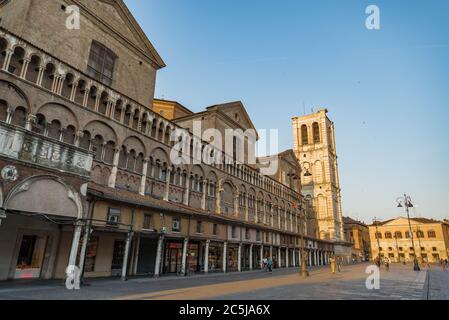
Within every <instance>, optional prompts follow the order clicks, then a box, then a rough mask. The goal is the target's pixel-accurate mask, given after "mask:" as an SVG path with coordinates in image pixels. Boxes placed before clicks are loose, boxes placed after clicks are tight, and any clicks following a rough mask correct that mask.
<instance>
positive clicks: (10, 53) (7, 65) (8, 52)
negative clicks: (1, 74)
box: [2, 49, 14, 71]
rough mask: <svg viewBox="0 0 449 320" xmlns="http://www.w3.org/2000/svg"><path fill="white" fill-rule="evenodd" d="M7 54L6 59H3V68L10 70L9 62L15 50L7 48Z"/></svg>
mask: <svg viewBox="0 0 449 320" xmlns="http://www.w3.org/2000/svg"><path fill="white" fill-rule="evenodd" d="M5 53H6V55H5V60H4V61H3V68H2V69H3V70H5V71H8V69H9V64H10V62H11V58H12V56H13V54H14V51H13V50H12V49H6V52H5Z"/></svg>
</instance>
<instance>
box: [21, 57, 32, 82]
mask: <svg viewBox="0 0 449 320" xmlns="http://www.w3.org/2000/svg"><path fill="white" fill-rule="evenodd" d="M30 62H31V59H30V58H25V59H23V65H22V70H21V71H20V77H21V78H22V79H25V78H26V74H27V71H28V66H29V65H30Z"/></svg>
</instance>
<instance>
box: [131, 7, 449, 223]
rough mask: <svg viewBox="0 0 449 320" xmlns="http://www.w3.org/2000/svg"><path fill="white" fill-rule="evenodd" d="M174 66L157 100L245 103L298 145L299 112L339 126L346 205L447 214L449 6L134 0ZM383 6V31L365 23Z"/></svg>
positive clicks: (283, 143) (372, 211) (383, 212)
mask: <svg viewBox="0 0 449 320" xmlns="http://www.w3.org/2000/svg"><path fill="white" fill-rule="evenodd" d="M125 2H126V3H127V5H128V6H129V8H130V10H131V12H132V13H133V14H134V15H135V17H136V19H137V20H138V22H139V23H140V24H141V26H142V28H143V29H144V31H145V32H146V34H147V35H148V37H149V39H150V40H151V42H152V43H153V45H154V46H155V47H156V49H157V50H158V52H159V54H160V55H161V56H162V58H163V59H164V61H165V62H166V64H167V67H166V68H165V69H163V70H161V71H159V73H158V78H157V86H156V97H158V98H161V97H164V98H166V99H170V100H177V101H179V102H180V103H182V104H184V105H185V106H186V107H188V108H190V109H191V110H193V111H200V110H203V109H204V108H205V107H206V106H209V105H212V104H216V103H222V102H228V101H234V100H241V101H242V102H243V103H244V105H245V107H246V109H247V111H248V113H249V114H250V116H251V117H252V119H253V122H254V124H255V125H256V127H258V128H264V129H270V128H278V129H279V135H280V149H289V148H292V129H291V118H292V117H293V116H297V115H301V114H303V112H304V107H303V106H304V105H305V106H306V107H305V109H306V112H307V113H309V112H310V111H311V109H312V108H314V109H315V110H316V109H317V108H318V107H325V108H327V109H328V110H329V117H330V118H331V119H332V120H333V121H334V122H335V126H336V142H337V152H338V155H339V167H340V180H341V188H342V198H343V212H344V214H345V215H350V216H352V217H354V218H359V219H361V220H364V221H365V222H371V221H372V219H373V217H374V216H377V217H378V218H381V219H386V218H392V217H395V216H399V215H403V212H402V211H401V210H400V209H397V208H396V205H395V199H396V197H398V196H400V195H401V194H403V193H404V192H407V193H410V194H411V196H412V198H413V199H414V201H415V203H416V205H417V207H416V209H415V210H413V211H412V215H414V216H426V217H432V218H438V219H443V218H449V209H448V207H449V204H448V203H446V200H447V199H448V198H449V184H448V182H449V174H448V169H447V166H448V164H449V161H448V160H449V148H448V146H449V144H448V141H447V140H448V138H449V125H447V123H448V118H449V105H448V104H449V1H447V0H432V1H401V0H395V1H378V0H372V1H356V0H341V1H335V0H328V1H325V0H319V1H317V0H315V1H313V0H310V1H300V0H283V1H274V0H273V1H261V0H258V1H256V0H246V1H237V0H177V1H175V0H145V1H142V0H126V1H125ZM370 4H375V5H377V6H378V7H379V8H380V14H381V17H380V18H381V30H368V29H366V28H365V19H366V17H367V15H366V14H365V8H366V7H367V6H368V5H370Z"/></svg>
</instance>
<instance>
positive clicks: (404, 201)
mask: <svg viewBox="0 0 449 320" xmlns="http://www.w3.org/2000/svg"><path fill="white" fill-rule="evenodd" d="M396 201H397V203H398V208H402V207H404V208H405V212H406V213H407V219H408V227H409V230H410V239H411V241H412V247H413V251H414V252H413V270H414V271H420V270H421V269H420V268H419V264H418V259H417V258H416V249H415V241H414V240H413V230H412V224H411V222H410V213H409V208H413V204H412V198H410V196H408V195H407V194H405V193H404V196H403V197H399V198H397V199H396Z"/></svg>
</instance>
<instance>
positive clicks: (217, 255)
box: [209, 243, 223, 272]
mask: <svg viewBox="0 0 449 320" xmlns="http://www.w3.org/2000/svg"><path fill="white" fill-rule="evenodd" d="M222 269H223V245H222V244H218V243H211V244H210V246H209V271H210V272H214V271H221V270H222Z"/></svg>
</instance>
